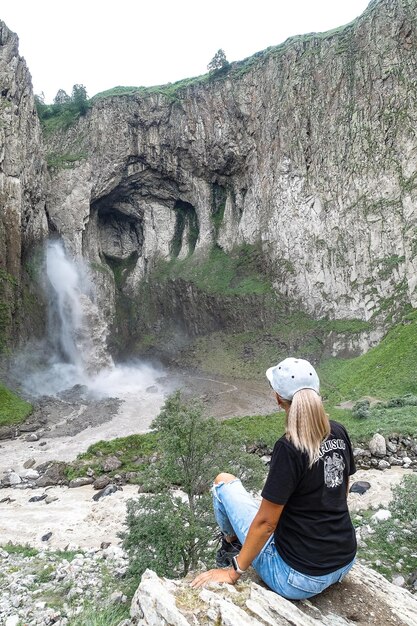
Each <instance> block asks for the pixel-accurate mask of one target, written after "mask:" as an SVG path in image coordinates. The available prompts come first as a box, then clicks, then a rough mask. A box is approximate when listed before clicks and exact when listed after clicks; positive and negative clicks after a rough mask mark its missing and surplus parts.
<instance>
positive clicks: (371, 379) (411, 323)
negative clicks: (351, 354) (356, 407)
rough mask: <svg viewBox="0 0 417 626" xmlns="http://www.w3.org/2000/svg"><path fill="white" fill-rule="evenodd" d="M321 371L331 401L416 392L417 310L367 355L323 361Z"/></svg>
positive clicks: (324, 386) (387, 396) (324, 387)
mask: <svg viewBox="0 0 417 626" xmlns="http://www.w3.org/2000/svg"><path fill="white" fill-rule="evenodd" d="M320 374H321V381H322V387H323V390H324V393H325V395H326V396H327V397H328V399H329V401H331V402H337V401H339V400H357V399H358V398H360V397H361V396H376V397H378V398H380V399H388V398H390V397H393V396H400V395H404V394H406V393H416V392H417V311H413V312H412V313H409V314H407V316H406V317H405V318H404V319H403V321H402V322H401V323H400V324H397V326H395V327H393V328H392V329H391V330H390V331H389V332H388V334H387V335H386V337H384V339H383V340H382V341H381V342H380V344H379V345H378V346H376V347H375V348H373V349H372V350H369V352H367V353H366V354H363V355H362V356H360V357H357V358H356V359H349V360H341V359H329V360H328V361H326V362H325V363H323V364H322V366H321V368H320Z"/></svg>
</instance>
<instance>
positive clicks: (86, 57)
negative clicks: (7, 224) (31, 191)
mask: <svg viewBox="0 0 417 626" xmlns="http://www.w3.org/2000/svg"><path fill="white" fill-rule="evenodd" d="M368 2H369V0H252V2H248V1H247V0H210V1H209V2H202V1H200V2H199V1H198V0H176V1H175V0H112V1H110V0H66V1H65V2H64V1H62V0H37V1H35V0H2V2H1V4H0V19H2V20H3V21H4V22H6V24H7V26H8V27H9V28H10V29H11V30H13V31H15V32H16V33H17V34H18V35H19V39H20V54H21V55H22V56H24V57H25V59H26V61H27V64H28V66H29V69H30V71H31V74H32V79H33V85H34V91H35V93H40V92H42V91H43V92H44V93H45V99H46V102H51V101H52V100H53V98H54V96H55V94H56V92H57V91H58V89H60V88H62V89H65V91H67V92H68V93H71V90H72V86H73V85H74V84H75V83H80V84H83V85H85V86H86V88H87V92H88V95H89V96H90V97H91V96H93V95H94V94H96V93H98V92H99V91H104V90H105V89H110V88H111V87H115V86H117V85H125V86H140V85H145V86H149V85H158V84H163V83H167V82H175V81H176V80H180V79H182V78H187V77H190V76H198V75H199V74H204V73H205V72H206V71H207V64H208V62H209V61H210V60H211V59H212V57H213V56H214V54H215V52H216V51H217V50H218V49H219V48H223V49H224V50H225V52H226V56H227V59H228V60H229V61H238V60H240V59H244V58H245V57H247V56H250V55H251V54H253V53H254V52H257V51H258V50H263V49H264V48H267V47H268V46H272V45H277V44H279V43H281V42H282V41H284V40H285V39H287V37H291V36H292V35H298V34H302V33H307V32H313V31H326V30H329V29H331V28H336V27H337V26H342V25H343V24H347V23H348V22H350V21H351V20H352V19H354V18H355V17H357V16H358V15H360V14H361V13H362V12H363V11H364V10H365V8H366V7H367V5H368Z"/></svg>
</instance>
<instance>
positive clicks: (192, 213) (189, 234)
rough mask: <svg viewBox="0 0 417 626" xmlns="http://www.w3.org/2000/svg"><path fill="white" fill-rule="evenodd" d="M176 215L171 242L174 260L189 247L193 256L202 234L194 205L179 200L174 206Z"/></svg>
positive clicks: (189, 252) (189, 251)
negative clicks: (184, 248) (185, 247)
mask: <svg viewBox="0 0 417 626" xmlns="http://www.w3.org/2000/svg"><path fill="white" fill-rule="evenodd" d="M174 211H175V213H176V221H175V230H174V236H173V238H172V241H171V254H172V256H173V257H174V258H176V257H178V256H179V255H180V253H181V252H182V249H183V247H184V245H187V246H188V254H192V253H193V252H194V250H195V246H196V244H197V240H198V236H199V234H200V230H199V224H198V217H197V212H196V210H195V208H194V207H193V205H192V204H190V203H189V202H185V201H183V200H177V201H176V202H175V205H174Z"/></svg>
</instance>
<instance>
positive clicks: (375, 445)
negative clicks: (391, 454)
mask: <svg viewBox="0 0 417 626" xmlns="http://www.w3.org/2000/svg"><path fill="white" fill-rule="evenodd" d="M368 445H369V450H370V451H371V453H372V454H373V455H375V456H385V454H386V453H387V446H386V443H385V438H384V437H383V436H382V435H380V434H379V433H375V435H374V436H373V437H372V439H371V440H370V442H369V444H368Z"/></svg>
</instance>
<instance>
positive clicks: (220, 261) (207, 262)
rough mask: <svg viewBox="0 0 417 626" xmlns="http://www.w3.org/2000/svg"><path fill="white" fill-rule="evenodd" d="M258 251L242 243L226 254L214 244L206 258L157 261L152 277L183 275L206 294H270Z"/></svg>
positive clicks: (170, 277) (159, 278)
mask: <svg viewBox="0 0 417 626" xmlns="http://www.w3.org/2000/svg"><path fill="white" fill-rule="evenodd" d="M260 263H261V252H260V251H259V249H258V247H257V246H253V245H244V246H241V247H239V248H236V249H235V250H233V251H232V252H230V253H229V254H226V252H224V251H223V250H222V249H221V248H219V247H218V246H215V247H214V248H212V250H211V251H210V254H209V256H208V257H201V258H195V256H193V257H192V258H186V259H182V260H179V259H173V260H171V261H169V262H166V261H159V263H158V265H157V266H156V268H155V276H154V280H156V281H159V282H164V281H166V280H169V279H175V278H182V279H183V280H185V281H189V282H191V283H193V284H194V285H196V287H198V288H199V289H201V290H202V291H205V292H208V293H220V294H224V295H247V294H265V293H271V294H272V289H271V286H270V282H269V281H268V280H267V279H266V278H265V276H263V275H262V273H261V271H260Z"/></svg>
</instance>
